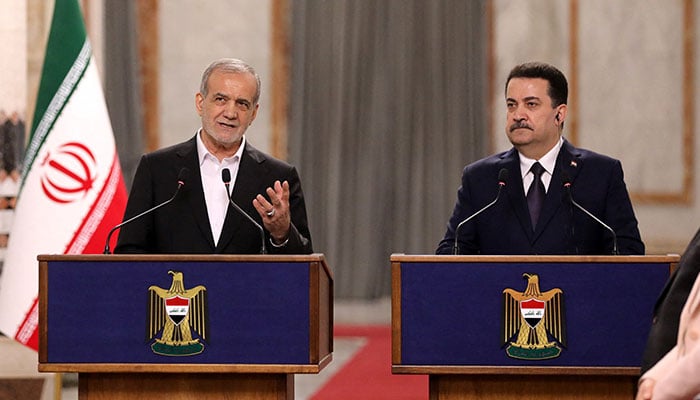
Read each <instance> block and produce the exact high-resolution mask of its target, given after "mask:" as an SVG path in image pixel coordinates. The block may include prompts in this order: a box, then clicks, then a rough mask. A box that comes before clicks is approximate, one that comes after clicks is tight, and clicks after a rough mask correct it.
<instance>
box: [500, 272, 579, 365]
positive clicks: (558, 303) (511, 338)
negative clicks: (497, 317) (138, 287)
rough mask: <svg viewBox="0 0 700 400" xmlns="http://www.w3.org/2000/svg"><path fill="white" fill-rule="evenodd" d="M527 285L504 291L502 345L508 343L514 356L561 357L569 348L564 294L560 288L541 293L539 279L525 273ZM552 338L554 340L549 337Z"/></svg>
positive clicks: (509, 350) (536, 358) (508, 352)
mask: <svg viewBox="0 0 700 400" xmlns="http://www.w3.org/2000/svg"><path fill="white" fill-rule="evenodd" d="M523 277H524V278H526V279H527V288H526V289H525V291H524V292H522V293H520V292H517V291H515V290H514V289H510V288H509V289H505V290H503V332H502V337H501V344H502V345H505V344H508V347H507V348H506V354H508V356H510V357H512V358H520V359H526V360H545V359H548V358H555V357H558V356H559V354H560V353H561V347H559V344H561V346H563V347H566V327H565V320H564V301H563V300H564V298H563V296H564V293H563V292H562V290H561V289H551V290H548V291H546V292H544V293H542V292H540V278H539V277H538V276H537V275H535V274H523ZM550 337H551V338H553V339H554V340H550Z"/></svg>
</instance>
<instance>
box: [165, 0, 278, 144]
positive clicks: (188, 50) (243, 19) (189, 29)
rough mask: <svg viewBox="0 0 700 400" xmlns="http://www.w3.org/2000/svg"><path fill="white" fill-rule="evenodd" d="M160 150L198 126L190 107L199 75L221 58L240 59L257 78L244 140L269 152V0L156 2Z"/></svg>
mask: <svg viewBox="0 0 700 400" xmlns="http://www.w3.org/2000/svg"><path fill="white" fill-rule="evenodd" d="M160 8H161V13H160V16H159V18H160V38H161V42H160V70H159V73H160V127H161V138H160V143H161V146H165V145H168V144H174V143H177V142H180V141H182V140H185V139H188V138H190V137H191V136H192V135H193V134H194V132H195V130H196V129H197V128H199V126H200V120H199V116H198V115H197V113H196V111H195V108H194V96H195V93H197V91H198V90H199V81H200V78H201V76H202V71H204V69H205V68H206V66H207V65H208V64H209V63H210V62H211V61H213V60H215V59H217V58H222V57H233V58H241V59H243V60H245V61H247V62H248V63H249V64H251V65H252V66H253V67H254V68H255V69H256V70H257V72H258V74H259V75H260V78H261V80H262V92H261V98H260V111H259V112H258V117H257V119H256V120H255V122H254V123H253V125H252V126H251V127H250V129H249V130H248V132H247V135H246V137H247V139H248V140H250V141H251V143H253V145H254V146H256V147H258V148H259V149H261V150H263V151H269V138H270V125H271V124H270V96H269V94H270V80H271V77H270V70H271V68H270V64H271V61H270V56H271V55H270V43H271V22H270V19H271V15H272V14H271V10H270V0H227V1H205V0H200V1H195V0H168V1H161V2H160Z"/></svg>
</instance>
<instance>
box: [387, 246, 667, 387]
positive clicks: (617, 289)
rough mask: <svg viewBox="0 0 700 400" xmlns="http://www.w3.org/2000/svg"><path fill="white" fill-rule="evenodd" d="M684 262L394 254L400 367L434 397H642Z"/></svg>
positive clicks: (396, 365)
mask: <svg viewBox="0 0 700 400" xmlns="http://www.w3.org/2000/svg"><path fill="white" fill-rule="evenodd" d="M678 261H679V256H677V255H670V256H432V255H430V256H428V255H425V256H422V255H416V256H410V255H392V257H391V272H392V372H393V373H395V374H428V375H429V387H430V389H429V391H430V399H440V400H452V399H506V398H509V399H515V398H517V399H520V400H529V399H533V400H534V399H540V400H541V399H596V400H601V399H625V400H630V399H633V398H634V394H635V391H636V384H637V379H638V378H639V365H640V363H641V358H642V352H643V350H644V346H645V344H646V339H647V336H648V334H649V329H650V326H651V315H652V311H653V307H654V303H655V302H656V299H657V297H658V295H659V293H660V292H661V290H662V288H663V286H664V284H665V282H666V280H667V279H668V277H669V274H670V271H671V270H672V269H673V268H675V267H676V266H677V263H678ZM535 293H536V294H537V296H535V295H534V294H535ZM545 332H546V333H545Z"/></svg>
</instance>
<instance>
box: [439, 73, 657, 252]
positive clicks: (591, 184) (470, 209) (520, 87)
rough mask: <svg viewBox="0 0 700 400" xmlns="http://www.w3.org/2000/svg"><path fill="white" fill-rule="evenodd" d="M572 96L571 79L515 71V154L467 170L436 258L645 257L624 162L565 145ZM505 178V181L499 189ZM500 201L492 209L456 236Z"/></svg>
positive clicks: (510, 123)
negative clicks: (466, 255) (446, 255)
mask: <svg viewBox="0 0 700 400" xmlns="http://www.w3.org/2000/svg"><path fill="white" fill-rule="evenodd" d="M567 96H568V85H567V82H566V77H565V76H564V74H562V72H561V71H559V70H558V69H557V68H555V67H554V66H552V65H549V64H544V63H538V62H533V63H525V64H521V65H518V66H516V67H514V68H513V69H512V70H511V71H510V74H509V75H508V79H507V80H506V86H505V97H506V125H505V131H506V135H507V136H508V139H509V140H510V142H511V143H512V144H513V148H511V149H510V150H508V151H506V152H503V153H499V154H495V155H492V156H490V157H487V158H484V159H481V160H479V161H476V162H474V163H472V164H470V165H467V166H466V167H465V168H464V170H463V173H462V185H461V186H460V188H459V190H458V192H457V202H456V204H455V207H454V211H453V213H452V216H451V217H450V219H449V221H448V224H447V232H446V233H445V236H444V237H443V239H442V240H441V241H440V243H439V245H438V248H437V250H436V253H437V254H454V253H456V254H520V255H526V254H559V255H563V254H582V255H583V254H587V255H604V254H613V253H615V252H617V253H618V254H644V243H642V240H641V238H640V235H639V229H638V227H637V219H636V217H635V215H634V210H633V209H632V203H631V201H630V197H629V194H628V192H627V188H626V185H625V182H624V179H623V172H622V165H621V163H620V161H618V160H615V159H613V158H610V157H608V156H605V155H601V154H598V153H594V152H592V151H589V150H584V149H579V148H576V147H574V146H573V145H572V144H571V143H569V142H568V141H567V140H566V139H564V138H563V137H562V130H563V128H564V121H565V120H566V117H567V104H566V103H567ZM502 170H506V171H507V172H506V173H505V174H507V179H506V184H505V186H503V187H502V189H499V186H500V185H499V184H498V182H499V180H503V178H504V176H503V175H504V173H503V172H501V171H502ZM536 174H537V175H539V177H536ZM499 190H500V191H501V192H499ZM498 193H500V194H499V195H498V201H496V203H495V204H493V206H491V207H489V208H487V209H486V210H484V211H483V212H481V213H480V214H478V215H477V216H476V217H474V218H473V219H471V220H470V221H468V222H466V223H464V224H462V226H461V227H460V228H459V230H458V229H457V227H458V225H459V224H460V222H462V221H464V220H465V219H467V218H468V217H470V216H472V215H473V214H475V213H476V212H477V211H479V210H480V209H482V208H483V207H484V206H486V205H487V204H489V203H490V202H492V201H493V200H494V199H495V198H496V197H497V194H498ZM569 193H570V195H571V197H569ZM529 199H531V201H528V200H529ZM571 199H573V200H574V201H575V202H576V203H578V204H579V205H581V206H582V207H583V208H585V209H586V210H588V211H589V212H590V213H591V214H593V215H595V216H596V217H597V218H599V219H600V220H601V221H602V222H603V223H605V224H606V225H607V226H608V227H610V228H611V229H612V230H613V231H614V232H615V236H616V240H614V239H613V234H612V233H611V232H610V231H609V230H608V229H606V228H605V227H603V226H602V224H600V223H599V222H596V221H595V220H594V219H593V218H591V217H590V216H589V215H587V214H586V213H584V212H583V211H581V210H580V209H578V208H577V207H575V206H574V204H573V203H572V202H571ZM455 239H456V240H455ZM615 244H616V246H615Z"/></svg>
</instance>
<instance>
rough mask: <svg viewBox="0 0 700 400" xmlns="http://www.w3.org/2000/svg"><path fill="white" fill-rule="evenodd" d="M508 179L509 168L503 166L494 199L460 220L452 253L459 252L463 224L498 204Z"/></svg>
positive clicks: (456, 253)
mask: <svg viewBox="0 0 700 400" xmlns="http://www.w3.org/2000/svg"><path fill="white" fill-rule="evenodd" d="M507 179H508V170H507V169H505V168H501V170H500V171H498V192H497V193H496V198H495V199H493V201H492V202H490V203H489V204H487V205H485V206H484V207H483V208H482V209H481V210H479V211H477V212H475V213H474V214H472V215H470V216H469V217H467V219H465V220H464V221H462V222H460V223H459V225H457V228H455V243H454V246H453V247H452V254H453V255H458V254H459V230H460V229H462V225H464V224H466V223H467V222H469V221H471V220H472V219H474V217H476V216H477V215H479V214H481V213H482V212H484V211H486V210H487V209H489V208H491V207H492V206H493V205H494V204H496V202H497V201H498V198H499V197H500V196H501V190H502V189H503V187H504V186H505V185H506V180H507Z"/></svg>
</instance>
